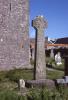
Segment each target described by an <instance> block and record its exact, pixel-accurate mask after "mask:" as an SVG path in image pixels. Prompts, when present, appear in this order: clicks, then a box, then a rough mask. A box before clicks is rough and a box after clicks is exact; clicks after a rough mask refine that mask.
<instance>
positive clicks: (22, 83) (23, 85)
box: [19, 79, 25, 90]
mask: <svg viewBox="0 0 68 100" xmlns="http://www.w3.org/2000/svg"><path fill="white" fill-rule="evenodd" d="M19 88H20V90H22V89H24V88H25V81H24V80H23V79H20V80H19Z"/></svg>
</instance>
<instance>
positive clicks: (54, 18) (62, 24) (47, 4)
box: [29, 0, 68, 38]
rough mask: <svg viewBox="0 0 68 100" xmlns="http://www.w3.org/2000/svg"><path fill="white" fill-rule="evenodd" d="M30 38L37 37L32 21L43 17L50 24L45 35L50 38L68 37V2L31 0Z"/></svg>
mask: <svg viewBox="0 0 68 100" xmlns="http://www.w3.org/2000/svg"><path fill="white" fill-rule="evenodd" d="M29 1H30V2H29V10H30V13H29V14H30V16H29V19H30V22H29V23H30V29H29V30H30V31H29V34H30V37H35V30H34V28H33V27H32V26H31V22H32V20H33V19H34V18H35V17H36V16H38V15H43V16H44V18H45V19H46V20H47V22H48V27H47V29H45V31H44V35H45V36H48V37H49V38H63V37H68V0H29Z"/></svg>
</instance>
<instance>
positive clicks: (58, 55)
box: [55, 52, 62, 65]
mask: <svg viewBox="0 0 68 100" xmlns="http://www.w3.org/2000/svg"><path fill="white" fill-rule="evenodd" d="M55 62H56V64H57V65H61V64H62V62H61V56H60V52H58V53H57V54H56V55H55Z"/></svg>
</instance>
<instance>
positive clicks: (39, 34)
mask: <svg viewBox="0 0 68 100" xmlns="http://www.w3.org/2000/svg"><path fill="white" fill-rule="evenodd" d="M32 26H33V27H34V28H35V30H36V41H35V66H34V79H36V80H38V79H45V78H46V63H45V48H44V41H45V37H44V29H45V28H46V27H47V21H45V20H44V18H43V16H37V17H36V18H35V19H34V20H33V21H32Z"/></svg>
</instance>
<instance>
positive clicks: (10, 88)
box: [0, 0, 68, 100]
mask: <svg viewBox="0 0 68 100" xmlns="http://www.w3.org/2000/svg"><path fill="white" fill-rule="evenodd" d="M0 5H1V6H0V14H1V16H0V23H1V24H0V100H67V99H68V55H64V56H63V58H62V57H61V53H60V52H57V53H55V54H54V48H53V47H54V44H53V47H52V48H51V49H50V56H46V55H47V54H46V50H45V45H46V43H45V36H44V31H45V30H47V28H48V21H47V20H46V18H45V17H44V16H42V15H37V16H36V17H35V18H34V19H33V20H32V21H31V25H32V27H33V29H34V30H35V47H34V50H33V51H31V47H30V37H29V1H28V0H7V1H5V0H3V1H2V0H1V2H0ZM44 43H45V44H44ZM48 45H49V44H48ZM63 46H64V45H63ZM67 46H68V44H66V47H67ZM56 50H57V49H56ZM30 51H31V52H30ZM31 53H32V54H31Z"/></svg>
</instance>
